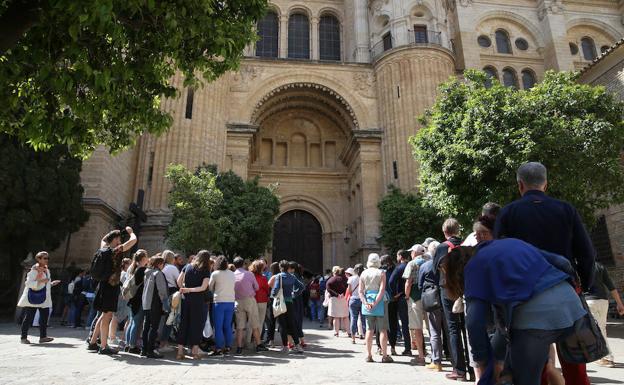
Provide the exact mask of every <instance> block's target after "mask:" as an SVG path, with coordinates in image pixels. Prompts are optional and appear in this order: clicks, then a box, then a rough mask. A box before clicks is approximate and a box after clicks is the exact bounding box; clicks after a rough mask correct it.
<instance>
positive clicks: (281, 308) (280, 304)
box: [273, 274, 288, 318]
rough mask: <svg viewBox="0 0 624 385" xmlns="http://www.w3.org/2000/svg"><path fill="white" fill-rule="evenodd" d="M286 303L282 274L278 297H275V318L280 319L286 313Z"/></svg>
mask: <svg viewBox="0 0 624 385" xmlns="http://www.w3.org/2000/svg"><path fill="white" fill-rule="evenodd" d="M287 310H288V309H287V308H286V301H285V300H284V285H282V275H281V274H280V288H279V290H278V291H277V295H275V297H273V317H276V318H277V317H279V316H280V315H282V314H284V313H286V311H287Z"/></svg>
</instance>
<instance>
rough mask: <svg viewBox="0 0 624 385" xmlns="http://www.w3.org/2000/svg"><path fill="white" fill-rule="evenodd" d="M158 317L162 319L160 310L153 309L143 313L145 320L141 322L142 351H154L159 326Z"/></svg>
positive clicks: (159, 308) (158, 308)
mask: <svg viewBox="0 0 624 385" xmlns="http://www.w3.org/2000/svg"><path fill="white" fill-rule="evenodd" d="M160 317H162V308H161V307H156V308H155V307H153V306H152V308H151V309H150V310H146V311H145V319H144V320H143V335H142V337H143V350H144V351H146V352H152V351H154V345H155V344H156V337H157V336H158V326H159V325H160Z"/></svg>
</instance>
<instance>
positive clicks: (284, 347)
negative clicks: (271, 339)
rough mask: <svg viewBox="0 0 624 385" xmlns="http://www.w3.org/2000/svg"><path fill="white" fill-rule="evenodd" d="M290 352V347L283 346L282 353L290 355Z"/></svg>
mask: <svg viewBox="0 0 624 385" xmlns="http://www.w3.org/2000/svg"><path fill="white" fill-rule="evenodd" d="M289 351H290V350H289V349H288V346H282V349H281V352H282V353H288V352H289Z"/></svg>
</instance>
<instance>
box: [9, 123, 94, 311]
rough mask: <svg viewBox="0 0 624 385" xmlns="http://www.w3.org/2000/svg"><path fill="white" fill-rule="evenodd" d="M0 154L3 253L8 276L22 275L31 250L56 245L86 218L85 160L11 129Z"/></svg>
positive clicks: (52, 248)
mask: <svg viewBox="0 0 624 385" xmlns="http://www.w3.org/2000/svg"><path fill="white" fill-rule="evenodd" d="M0 159H2V162H0V218H1V220H0V256H2V257H3V258H2V260H3V261H8V264H4V265H3V269H5V271H7V272H8V273H9V276H10V277H16V278H18V279H21V274H20V262H21V261H22V260H23V259H24V258H25V257H26V256H27V254H28V253H29V252H33V253H36V252H38V251H41V250H47V251H51V250H54V249H56V248H57V247H59V245H60V243H61V242H62V241H63V240H65V239H66V237H67V235H68V234H70V233H72V232H75V231H78V229H79V228H80V226H82V225H83V224H84V223H85V222H86V221H87V219H88V213H87V212H86V211H85V210H84V209H83V207H82V194H83V188H82V186H81V185H80V169H81V167H82V162H81V160H80V159H78V158H76V157H73V156H71V155H70V154H69V152H68V150H67V148H66V147H63V146H54V147H52V148H51V149H50V150H49V151H47V152H35V151H34V150H33V149H32V148H30V147H28V146H25V145H22V144H20V143H18V141H17V139H16V138H13V137H10V136H8V135H6V134H0ZM13 298H14V297H11V299H13ZM12 305H14V303H13V304H12Z"/></svg>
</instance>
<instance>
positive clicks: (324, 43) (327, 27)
mask: <svg viewBox="0 0 624 385" xmlns="http://www.w3.org/2000/svg"><path fill="white" fill-rule="evenodd" d="M319 58H320V59H321V60H340V22H338V19H336V18H335V17H334V16H331V15H326V16H321V19H320V20H319Z"/></svg>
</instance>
